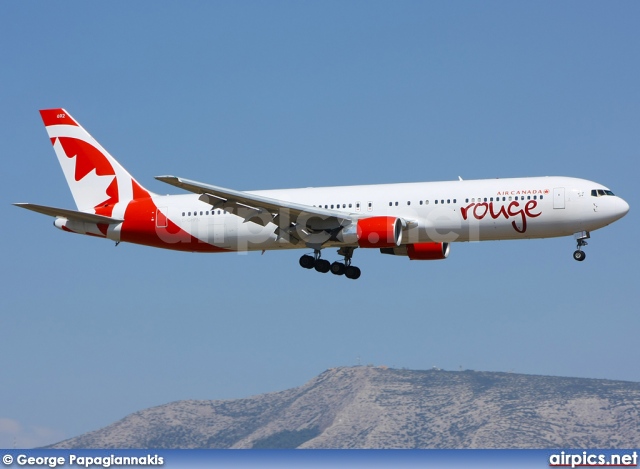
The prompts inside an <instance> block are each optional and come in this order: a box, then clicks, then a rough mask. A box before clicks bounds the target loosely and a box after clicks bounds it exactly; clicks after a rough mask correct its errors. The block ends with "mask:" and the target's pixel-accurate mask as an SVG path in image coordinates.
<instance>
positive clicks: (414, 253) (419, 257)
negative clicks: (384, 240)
mask: <svg viewBox="0 0 640 469" xmlns="http://www.w3.org/2000/svg"><path fill="white" fill-rule="evenodd" d="M380 252H381V253H382V254H391V255H394V256H408V257H409V259H411V260H412V261H438V260H440V259H446V258H447V256H448V255H449V243H415V244H407V245H405V246H398V247H386V248H381V249H380Z"/></svg>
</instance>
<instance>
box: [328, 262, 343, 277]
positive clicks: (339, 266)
mask: <svg viewBox="0 0 640 469" xmlns="http://www.w3.org/2000/svg"><path fill="white" fill-rule="evenodd" d="M346 269H347V267H346V266H345V265H344V264H343V263H342V262H334V263H333V264H331V273H332V274H333V275H344V271H345V270H346Z"/></svg>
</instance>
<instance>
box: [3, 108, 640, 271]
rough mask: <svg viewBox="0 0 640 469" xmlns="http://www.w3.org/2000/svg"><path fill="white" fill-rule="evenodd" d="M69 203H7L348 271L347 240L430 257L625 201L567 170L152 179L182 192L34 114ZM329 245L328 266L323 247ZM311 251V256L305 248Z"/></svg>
mask: <svg viewBox="0 0 640 469" xmlns="http://www.w3.org/2000/svg"><path fill="white" fill-rule="evenodd" d="M40 115H41V116H42V120H43V122H44V125H45V127H46V129H47V133H48V134H49V138H50V140H51V144H52V145H53V149H54V151H55V153H56V156H57V157H58V161H59V163H60V166H61V167H62V172H63V174H64V176H65V178H66V180H67V184H68V185H69V188H70V190H71V194H72V195H73V199H74V201H75V203H76V210H71V209H63V208H56V207H50V206H46V205H36V204H30V203H17V204H15V205H17V206H19V207H22V208H26V209H29V210H33V211H35V212H39V213H42V214H45V215H49V216H52V217H55V220H54V225H55V226H56V227H57V228H59V229H61V230H64V231H68V232H72V233H79V234H86V235H90V236H96V237H100V238H108V239H110V240H112V241H115V242H116V243H120V242H129V243H136V244H143V245H147V246H152V247H158V248H165V249H173V250H178V251H189V252H237V251H266V250H277V249H307V250H309V251H310V253H309V254H304V255H303V256H302V257H301V258H300V265H301V266H302V267H304V268H306V269H315V270H316V271H318V272H322V273H326V272H329V271H331V272H332V273H333V274H335V275H344V276H346V277H347V278H350V279H357V278H358V277H360V269H359V268H358V267H356V266H355V265H353V264H352V259H353V254H354V251H355V250H356V249H357V248H363V249H379V251H380V252H381V253H383V254H391V255H396V256H404V257H408V258H409V259H411V260H438V259H445V258H446V257H447V256H448V255H449V249H450V243H452V242H461V241H488V240H503V239H504V240H506V239H530V238H550V237H558V236H571V235H573V236H574V237H575V239H576V242H577V248H576V250H575V251H574V253H573V257H574V259H576V260H577V261H583V260H584V259H585V252H584V250H583V249H582V248H583V247H584V246H585V245H586V244H587V242H586V239H588V238H589V237H590V233H591V232H592V231H594V230H597V229H598V228H602V227H604V226H607V225H609V224H610V223H613V222H614V221H616V220H618V219H620V218H622V217H623V216H624V215H625V214H626V213H627V212H628V211H629V205H628V204H627V203H626V202H625V201H624V200H623V199H621V198H620V197H618V196H616V195H614V194H613V192H612V191H611V190H609V189H608V188H607V187H604V186H603V185H602V184H598V183H596V182H592V181H588V180H585V179H578V178H571V177H558V176H554V177H528V178H513V179H483V180H462V179H459V180H456V181H441V182H418V183H400V184H376V185H361V186H340V187H312V188H303V189H280V190H261V191H237V190H233V189H227V188H224V187H220V186H214V185H210V184H205V183H202V182H197V181H193V180H189V179H184V178H180V177H175V176H158V177H156V179H158V180H159V181H162V182H165V183H167V184H171V185H173V186H176V187H178V188H180V189H183V190H185V191H186V192H187V193H185V194H181V195H158V194H154V193H153V192H151V191H149V190H147V189H145V188H144V187H143V186H142V185H141V184H140V183H139V182H138V181H136V180H135V179H134V178H133V176H131V174H129V173H128V172H127V170H126V169H124V167H122V165H120V163H118V161H117V160H116V159H115V158H114V157H113V156H111V154H109V152H107V150H105V149H104V148H103V147H102V146H101V145H100V144H99V143H98V142H97V141H96V140H95V139H94V138H93V137H92V136H91V135H90V134H89V133H88V132H87V131H86V130H85V129H84V128H83V127H82V126H81V125H80V124H79V123H78V122H77V121H76V120H75V119H74V118H73V117H72V116H71V115H70V114H69V113H68V112H67V111H65V110H64V109H46V110H42V111H40ZM325 248H337V252H338V256H339V257H340V258H341V259H340V260H336V261H334V262H333V263H330V262H329V261H328V260H326V259H324V258H323V257H322V252H323V249H325ZM311 252H312V254H311Z"/></svg>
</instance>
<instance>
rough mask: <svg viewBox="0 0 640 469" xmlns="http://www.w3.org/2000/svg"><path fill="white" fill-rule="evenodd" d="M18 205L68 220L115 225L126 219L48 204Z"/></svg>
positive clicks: (17, 205)
mask: <svg viewBox="0 0 640 469" xmlns="http://www.w3.org/2000/svg"><path fill="white" fill-rule="evenodd" d="M13 205H15V206H16V207H22V208H26V209H27V210H33V211H34V212H38V213H43V214H44V215H49V216H50V217H61V218H66V219H67V220H77V221H84V222H88V223H104V224H107V225H114V224H117V223H122V222H123V221H124V220H120V219H118V218H111V217H103V216H102V215H94V214H93V213H86V212H78V211H76V210H67V209H65V208H56V207H47V206H46V205H36V204H26V203H19V204H13Z"/></svg>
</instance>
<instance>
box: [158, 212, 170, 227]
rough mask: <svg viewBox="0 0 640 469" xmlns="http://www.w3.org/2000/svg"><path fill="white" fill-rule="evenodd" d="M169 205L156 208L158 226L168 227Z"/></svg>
mask: <svg viewBox="0 0 640 469" xmlns="http://www.w3.org/2000/svg"><path fill="white" fill-rule="evenodd" d="M168 210H169V209H168V208H167V207H158V209H157V210H156V228H166V227H167V212H168Z"/></svg>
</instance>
